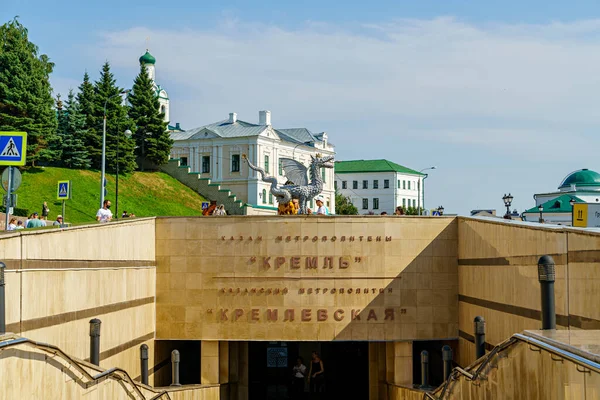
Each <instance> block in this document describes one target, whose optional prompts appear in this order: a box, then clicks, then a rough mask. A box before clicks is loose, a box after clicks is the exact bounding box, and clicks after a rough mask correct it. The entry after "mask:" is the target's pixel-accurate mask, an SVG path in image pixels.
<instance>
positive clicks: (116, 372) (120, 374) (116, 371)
mask: <svg viewBox="0 0 600 400" xmlns="http://www.w3.org/2000/svg"><path fill="white" fill-rule="evenodd" d="M21 344H27V345H31V346H33V347H35V348H37V349H40V350H43V351H46V352H48V353H53V354H55V355H56V354H58V355H59V356H61V357H62V358H63V359H64V360H65V361H67V362H68V363H69V365H72V366H73V367H75V369H76V370H77V371H79V372H80V373H81V374H83V375H84V376H85V377H86V378H87V379H88V382H85V388H86V389H87V388H89V387H92V386H94V385H96V384H98V383H99V382H100V380H101V379H103V378H113V379H120V380H125V381H127V382H128V383H129V384H130V385H131V386H132V387H133V389H134V390H135V392H136V393H137V395H138V396H139V397H140V399H142V400H145V399H146V396H144V394H143V393H142V391H141V390H140V388H139V387H138V385H137V384H136V383H135V382H134V380H133V379H132V378H131V376H130V375H129V374H128V373H127V371H125V370H123V369H121V368H111V369H107V370H105V371H102V372H100V373H99V374H96V375H93V376H92V375H91V374H90V373H89V372H87V371H86V370H85V368H83V367H81V365H80V364H79V362H77V361H76V360H75V359H73V358H72V357H71V356H69V355H68V354H67V353H65V352H64V351H62V350H61V349H60V348H59V347H57V346H54V345H51V344H48V343H43V342H37V341H35V340H31V339H27V338H23V337H20V338H16V339H11V340H7V341H3V342H0V350H3V349H6V348H9V347H14V346H18V345H21ZM146 389H147V390H149V391H151V392H153V393H157V395H158V396H154V397H153V399H158V398H160V397H162V396H164V395H167V399H171V396H169V393H168V392H167V391H164V390H163V391H162V392H157V391H156V390H154V389H153V388H151V387H146Z"/></svg>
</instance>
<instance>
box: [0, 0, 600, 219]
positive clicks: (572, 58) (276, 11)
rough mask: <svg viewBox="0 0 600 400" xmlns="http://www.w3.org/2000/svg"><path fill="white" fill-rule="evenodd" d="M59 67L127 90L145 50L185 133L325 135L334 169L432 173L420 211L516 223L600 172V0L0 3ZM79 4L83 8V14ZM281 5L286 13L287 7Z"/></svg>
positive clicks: (65, 81) (71, 78) (60, 73)
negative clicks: (371, 166) (365, 162)
mask: <svg viewBox="0 0 600 400" xmlns="http://www.w3.org/2000/svg"><path fill="white" fill-rule="evenodd" d="M4 2H6V3H8V4H3V5H2V7H0V23H3V22H6V21H8V20H10V19H12V18H13V17H15V16H19V19H20V21H21V22H22V23H23V24H24V25H25V26H26V27H27V28H28V29H29V34H30V40H31V41H33V42H34V43H35V44H37V45H38V46H39V48H40V52H41V53H44V54H47V55H48V56H49V57H50V59H51V60H52V61H54V62H55V64H56V66H55V69H54V72H53V74H52V77H51V82H52V85H53V88H54V91H55V93H61V94H63V95H66V93H67V92H68V90H69V89H70V88H73V89H76V88H77V86H78V85H79V84H80V82H81V79H82V76H83V74H84V72H85V71H87V72H89V73H90V75H91V77H92V79H94V80H95V79H97V78H98V75H99V70H100V68H101V66H102V64H103V63H104V62H105V61H107V60H108V61H109V62H110V63H111V65H112V68H113V72H114V73H115V76H116V78H117V83H118V84H119V85H120V86H121V87H125V88H128V87H131V85H132V82H133V79H134V77H135V75H136V74H137V73H138V72H139V63H138V58H139V56H141V55H142V54H143V53H144V51H145V49H146V48H149V49H150V52H151V53H152V54H153V55H154V56H155V57H156V59H157V62H156V75H157V82H158V83H159V84H160V85H161V86H162V87H163V88H165V89H166V90H167V92H168V94H169V98H170V100H171V123H172V124H174V123H175V122H179V123H181V126H182V127H183V128H184V129H186V128H187V129H191V128H194V127H198V126H202V125H205V124H208V123H212V122H216V121H219V120H223V119H226V118H227V117H228V114H229V113H230V112H236V113H237V114H238V118H239V119H242V120H245V121H248V122H258V111H259V110H263V109H268V110H270V111H271V113H272V123H273V126H274V127H276V128H291V127H306V128H308V129H310V130H312V131H313V132H322V131H326V132H327V134H328V136H329V140H330V141H331V142H332V143H334V144H335V146H336V152H337V154H336V159H338V160H354V159H380V158H385V159H388V160H391V161H394V162H396V163H399V164H402V165H405V166H407V167H409V168H412V169H415V170H421V169H424V168H427V167H430V166H436V167H437V168H436V169H435V170H433V171H428V172H429V177H428V178H427V180H426V186H425V204H426V207H427V208H437V206H439V205H443V206H444V208H445V213H457V214H462V215H468V214H469V211H470V210H472V209H490V208H492V209H497V210H498V211H499V212H502V210H503V209H504V204H503V201H502V196H503V195H504V194H505V193H508V192H510V193H511V194H512V195H513V196H514V201H513V207H512V208H516V209H518V211H519V212H521V211H523V210H525V209H527V208H531V207H533V206H534V205H535V203H534V200H533V194H534V193H542V192H549V191H554V190H556V188H557V187H558V185H559V184H560V182H561V181H562V179H563V178H564V177H565V176H566V175H568V174H569V173H570V172H572V171H574V170H577V169H581V168H589V169H592V170H596V171H600V157H598V156H597V154H598V151H597V149H598V148H600V135H598V134H597V131H598V127H599V125H600V124H599V123H600V107H599V105H598V103H599V100H600V95H599V94H600V2H597V1H571V2H560V1H552V2H548V1H538V0H532V1H528V2H522V1H513V0H506V1H502V2H500V1H495V2H473V1H456V0H445V1H428V0H422V1H418V2H417V1H410V2H409V1H401V0H396V1H371V2H364V1H354V0H347V1H344V2H341V1H338V2H331V1H315V0H304V1H302V2H282V1H270V0H269V1H261V2H249V1H241V0H240V1H233V2H227V1H221V2H197V1H188V0H180V1H177V2H165V1H161V2H156V1H152V0H149V1H144V2H142V1H138V0H128V1H114V0H106V1H103V2H94V3H97V4H90V5H87V4H84V3H88V2H82V1H80V0H77V1H73V0H66V1H61V2H59V3H56V2H54V3H53V2H47V1H39V0H35V1H33V0H30V1H27V0H11V1H8V0H4ZM89 3H91V2H89ZM288 3H289V4H288Z"/></svg>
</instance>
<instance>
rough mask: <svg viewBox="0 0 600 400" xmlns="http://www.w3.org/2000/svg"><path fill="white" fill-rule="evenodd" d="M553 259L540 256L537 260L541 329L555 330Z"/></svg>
mask: <svg viewBox="0 0 600 400" xmlns="http://www.w3.org/2000/svg"><path fill="white" fill-rule="evenodd" d="M555 278H556V275H555V270H554V259H552V257H550V256H541V257H540V259H539V260H538V280H539V281H540V287H541V292H542V329H544V330H546V329H556V311H555V305H554V281H555Z"/></svg>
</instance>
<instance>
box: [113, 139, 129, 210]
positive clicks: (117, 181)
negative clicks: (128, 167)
mask: <svg viewBox="0 0 600 400" xmlns="http://www.w3.org/2000/svg"><path fill="white" fill-rule="evenodd" d="M123 134H124V135H125V137H126V138H130V137H131V131H130V130H129V129H127V130H126V131H125V132H124V133H123ZM120 146H121V137H120V136H119V135H117V176H116V179H115V218H116V219H119V147H120Z"/></svg>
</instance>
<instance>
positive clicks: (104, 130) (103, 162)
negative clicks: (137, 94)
mask: <svg viewBox="0 0 600 400" xmlns="http://www.w3.org/2000/svg"><path fill="white" fill-rule="evenodd" d="M130 91H131V90H129V89H127V90H123V91H122V92H119V93H117V94H113V95H112V96H108V97H107V99H106V101H105V102H104V119H103V121H102V173H101V175H100V208H102V206H103V205H104V187H105V185H104V182H105V181H106V105H107V104H108V101H109V100H110V99H112V98H113V97H117V96H122V95H124V94H127V93H129V92H130ZM117 164H118V163H117Z"/></svg>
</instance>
